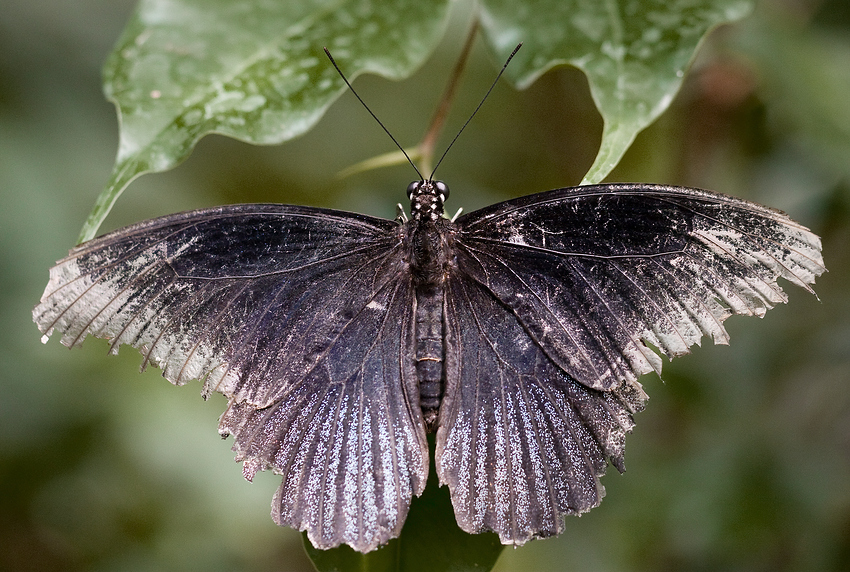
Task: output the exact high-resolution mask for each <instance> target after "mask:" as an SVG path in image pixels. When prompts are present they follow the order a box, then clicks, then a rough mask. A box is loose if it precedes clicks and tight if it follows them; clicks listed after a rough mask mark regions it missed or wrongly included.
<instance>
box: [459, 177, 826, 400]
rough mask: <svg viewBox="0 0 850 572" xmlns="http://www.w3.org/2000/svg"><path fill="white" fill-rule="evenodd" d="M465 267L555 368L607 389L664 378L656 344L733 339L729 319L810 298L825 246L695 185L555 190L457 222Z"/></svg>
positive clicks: (777, 215) (752, 207) (784, 219)
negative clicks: (792, 298)
mask: <svg viewBox="0 0 850 572" xmlns="http://www.w3.org/2000/svg"><path fill="white" fill-rule="evenodd" d="M457 224H458V229H459V232H458V239H457V249H456V250H457V255H458V267H459V268H461V269H463V272H464V273H465V275H466V276H468V277H469V278H471V279H472V280H474V281H476V282H478V283H479V284H482V285H483V286H485V287H486V288H487V289H488V290H489V291H490V292H491V293H492V295H493V296H495V297H496V298H497V299H498V300H500V301H501V302H502V303H503V304H505V305H506V306H508V307H509V308H511V310H512V311H513V312H514V313H515V314H516V315H517V316H518V318H519V320H520V322H521V323H522V324H523V326H524V327H525V329H526V330H527V331H528V333H529V335H530V336H531V337H532V338H533V339H534V340H535V342H537V343H538V345H540V347H542V348H544V351H546V353H547V355H548V356H549V357H550V359H552V360H553V361H554V362H555V363H556V364H558V366H559V367H561V369H563V370H564V371H565V372H567V373H569V374H570V375H571V376H572V377H573V378H574V379H576V380H578V381H579V382H581V383H583V384H584V385H586V386H588V387H592V388H595V389H600V390H609V389H612V388H615V387H619V386H620V385H621V384H622V383H624V382H629V383H633V382H636V380H637V378H638V377H639V376H640V375H642V374H644V373H647V372H649V371H652V370H655V371H657V372H660V370H661V360H660V358H659V356H658V355H657V354H656V353H655V352H654V351H652V350H651V349H650V347H649V345H652V346H654V347H655V348H657V349H658V351H660V352H661V353H663V354H664V355H666V356H668V357H674V356H679V355H682V354H685V353H688V351H689V349H688V348H689V347H690V346H692V345H693V344H695V343H699V342H700V339H701V338H702V336H710V337H711V338H713V339H714V341H715V342H716V343H726V342H727V340H728V334H727V332H726V330H725V328H724V327H723V321H724V320H725V319H726V318H728V317H729V316H730V315H732V314H745V315H757V316H763V315H764V313H765V312H766V311H767V310H768V309H770V308H772V307H773V306H774V305H776V304H777V303H780V302H785V301H786V299H787V298H786V295H785V293H784V292H783V290H782V288H781V287H780V286H779V285H778V284H777V278H778V277H782V278H785V279H786V280H789V281H791V282H793V283H795V284H797V285H800V286H802V287H804V288H806V289H807V290H809V291H811V288H810V287H809V284H812V283H814V280H815V277H816V276H818V275H820V274H822V273H823V272H824V271H825V268H824V266H823V258H822V256H821V252H820V249H821V245H820V239H818V237H817V236H815V235H814V234H813V233H812V232H810V231H809V230H808V229H807V228H805V227H803V226H801V225H799V224H797V223H795V222H794V221H792V220H791V219H790V218H788V216H787V215H785V214H784V213H781V212H779V211H776V210H773V209H769V208H766V207H763V206H760V205H757V204H754V203H750V202H747V201H744V200H741V199H736V198H733V197H728V196H724V195H719V194H716V193H711V192H708V191H702V190H698V189H689V188H681V187H668V186H660V185H632V184H612V185H596V186H587V187H577V188H572V189H559V190H555V191H550V192H547V193H540V194H537V195H531V196H528V197H522V198H520V199H517V200H513V201H508V202H506V203H501V204H498V205H493V206H491V207H488V208H485V209H482V210H479V211H476V212H473V213H470V214H469V215H467V216H466V217H461V218H460V219H459V220H458V221H457Z"/></svg>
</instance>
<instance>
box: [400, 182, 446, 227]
mask: <svg viewBox="0 0 850 572" xmlns="http://www.w3.org/2000/svg"><path fill="white" fill-rule="evenodd" d="M407 198H408V199H410V215H411V217H412V218H413V220H430V221H436V220H437V219H439V218H440V217H442V216H443V204H444V203H445V202H446V199H447V198H449V187H448V185H446V184H445V183H444V182H443V181H434V180H431V179H428V180H427V181H424V180H423V181H413V182H412V183H410V185H408V186H407Z"/></svg>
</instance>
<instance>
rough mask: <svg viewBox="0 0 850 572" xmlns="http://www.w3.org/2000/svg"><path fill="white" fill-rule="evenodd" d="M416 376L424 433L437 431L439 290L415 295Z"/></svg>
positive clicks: (440, 374)
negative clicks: (423, 420)
mask: <svg viewBox="0 0 850 572" xmlns="http://www.w3.org/2000/svg"><path fill="white" fill-rule="evenodd" d="M415 335H416V353H415V360H416V377H417V380H418V381H419V406H420V407H421V408H422V415H423V418H424V419H425V429H426V431H428V432H432V431H435V430H436V428H437V414H438V412H439V409H440V403H441V402H442V399H443V390H444V387H445V383H444V381H443V378H444V375H443V357H444V350H443V289H442V288H434V289H428V290H420V291H418V292H417V293H416V329H415Z"/></svg>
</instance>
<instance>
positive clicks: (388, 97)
mask: <svg viewBox="0 0 850 572" xmlns="http://www.w3.org/2000/svg"><path fill="white" fill-rule="evenodd" d="M132 8H133V2H131V1H130V0H80V1H77V2H25V1H23V0H7V1H6V2H4V3H3V5H2V10H0V193H2V195H1V196H2V202H1V203H0V320H2V323H0V360H2V361H1V362H0V366H1V367H0V570H39V571H50V570H70V571H73V570H104V571H107V570H108V571H113V570H114V571H143V570H205V571H218V570H222V571H224V570H234V571H236V570H245V571H271V570H311V569H312V567H311V564H310V562H309V561H308V560H307V558H306V557H305V556H304V555H303V551H302V548H301V538H300V536H299V535H298V534H297V533H294V532H293V531H291V530H288V529H281V528H278V527H276V526H275V525H274V524H273V523H272V521H271V519H270V517H269V503H270V499H271V496H272V494H273V491H274V489H275V488H276V486H277V483H278V478H276V477H274V476H273V475H269V474H261V475H258V477H257V478H256V479H255V482H254V483H247V482H244V481H243V479H242V476H241V467H240V466H239V465H237V464H236V463H233V461H232V459H231V458H232V454H231V453H230V451H229V447H230V443H228V442H222V441H221V440H220V439H219V438H218V436H217V433H216V427H217V420H218V416H219V414H220V413H221V411H222V410H223V407H224V399H223V398H222V397H221V396H219V395H216V396H215V397H213V398H212V399H211V400H210V401H211V403H205V402H203V400H202V399H201V398H200V396H199V394H198V391H199V389H200V386H199V384H197V383H192V384H190V385H189V386H188V387H184V388H175V387H172V386H171V385H170V384H169V383H167V382H166V381H165V380H163V379H162V378H161V377H160V376H159V372H158V371H156V370H151V371H148V372H146V373H144V374H142V375H139V374H138V373H137V370H138V364H139V362H140V358H139V356H138V354H137V353H136V352H134V351H132V350H129V349H125V350H123V351H122V352H121V355H120V356H119V357H107V356H106V349H107V345H106V343H105V342H103V341H102V340H89V341H88V342H87V343H86V344H85V345H84V347H83V348H82V349H81V350H75V351H74V352H68V351H67V350H66V349H65V348H64V347H62V346H61V345H60V344H59V343H58V342H57V341H55V340H54V341H52V342H51V343H49V344H47V345H46V346H44V345H42V344H41V343H40V342H39V338H40V333H39V332H38V330H37V329H36V327H35V325H34V324H33V323H32V321H31V309H32V307H33V305H34V304H35V303H36V302H37V301H38V298H39V296H40V295H41V292H42V290H43V288H44V286H45V284H46V282H47V270H48V268H49V267H50V265H51V264H52V263H53V261H54V260H56V259H58V258H60V257H62V256H63V255H64V254H65V253H66V252H67V250H68V249H69V248H70V247H71V246H72V245H73V243H74V241H75V238H76V236H77V233H78V232H79V228H80V226H81V224H82V222H83V220H84V218H85V216H86V214H87V213H88V211H89V210H90V208H91V206H92V204H93V202H94V199H95V197H96V196H97V194H98V192H99V191H100V189H101V188H102V186H103V184H104V183H105V181H106V179H107V176H108V174H109V171H110V168H111V164H112V160H113V158H114V155H115V149H116V145H117V129H118V126H117V122H116V119H115V113H114V110H113V108H112V106H111V105H110V104H109V103H107V102H106V101H104V99H103V96H102V94H101V90H100V71H99V70H100V66H101V64H102V62H103V60H104V59H105V57H106V55H107V53H108V52H109V50H110V49H111V46H112V43H113V42H114V41H115V40H116V39H117V38H118V35H119V33H120V32H121V29H122V27H123V25H124V22H125V21H126V20H127V18H128V17H129V15H130V13H131V11H132ZM463 37H464V27H463V26H462V25H459V26H457V27H456V28H454V29H452V30H450V32H449V34H448V36H447V38H448V39H447V40H446V41H445V42H444V43H443V44H442V45H441V47H440V49H439V50H438V52H437V53H436V54H435V56H434V57H433V58H431V59H430V60H429V62H428V63H427V64H426V65H425V66H424V68H423V69H422V70H420V71H419V72H418V73H417V74H416V75H415V76H414V77H412V78H411V79H409V80H407V81H404V82H400V83H393V82H388V81H385V80H383V79H380V78H377V77H371V76H369V77H362V78H359V79H358V80H357V82H356V87H357V88H358V89H359V90H360V93H361V95H362V96H363V97H364V99H366V101H368V102H369V103H370V105H371V106H372V108H373V110H374V111H375V112H376V113H377V114H378V115H379V117H381V118H382V120H383V121H384V122H385V124H386V125H387V126H388V127H389V129H390V130H391V131H392V132H393V133H394V134H395V136H396V137H397V138H398V139H399V140H400V141H401V142H402V143H403V144H406V145H411V144H413V143H415V142H416V141H417V140H418V139H419V137H420V136H421V134H422V133H423V131H424V130H425V128H426V124H427V122H428V120H429V118H430V116H431V113H432V110H433V108H434V105H435V103H436V101H437V98H438V97H439V94H440V92H441V90H442V88H443V82H444V81H445V79H446V78H447V77H448V74H449V71H450V69H451V66H452V65H453V64H454V59H455V57H456V56H457V54H458V50H459V47H460V44H461V43H462V41H463ZM496 66H497V64H495V62H494V61H493V60H492V57H491V56H490V54H488V53H487V52H486V50H485V49H483V48H482V46H481V45H480V44H479V45H478V46H477V48H476V50H475V51H474V52H473V55H472V59H471V62H470V65H469V68H468V72H467V75H466V76H465V77H464V79H463V82H462V84H461V87H460V93H459V97H458V100H457V102H456V104H455V107H454V111H453V114H452V117H451V119H450V121H449V125H448V126H447V129H446V132H447V133H452V134H453V132H454V131H455V130H456V129H457V128H458V127H459V125H460V124H461V123H462V121H463V120H464V119H465V118H466V115H467V114H468V113H469V111H471V109H472V108H473V107H474V105H475V104H476V103H477V101H478V99H479V98H480V96H481V95H482V94H483V92H484V91H485V89H486V87H487V85H488V84H489V82H490V81H492V78H493V77H494V74H495V70H496ZM600 133H601V122H600V119H599V117H598V115H597V114H596V112H595V110H594V108H593V105H592V101H591V100H590V96H589V93H588V89H587V83H586V81H585V80H584V77H583V76H582V75H581V74H580V73H579V72H577V71H575V70H572V69H566V68H565V69H559V70H556V71H554V72H550V73H548V74H546V75H545V76H544V77H542V78H541V79H540V80H539V81H538V82H537V83H536V84H534V85H533V86H532V87H531V88H530V89H529V90H527V91H525V92H515V91H513V90H512V89H511V88H510V87H509V86H508V85H507V84H506V83H503V84H501V85H499V86H498V87H497V89H496V90H495V91H494V93H493V95H492V96H491V98H490V100H489V101H488V103H487V104H486V106H485V107H484V108H483V110H482V111H481V113H480V114H479V115H478V116H477V117H476V119H475V121H474V122H473V123H472V124H471V125H470V127H469V129H468V130H467V131H466V132H465V133H464V135H463V137H462V139H461V140H460V141H459V142H458V144H457V145H456V146H455V148H454V149H453V150H452V153H451V154H450V156H449V158H448V159H447V160H446V161H445V163H444V164H443V166H441V168H440V172H439V175H440V178H442V179H444V180H445V181H447V182H448V183H449V185H450V186H451V188H452V191H453V192H452V198H451V202H450V204H449V205H448V210H450V211H454V210H455V209H456V208H457V207H459V206H463V207H464V208H465V209H466V210H472V209H475V208H478V207H481V206H483V205H485V204H489V203H492V202H495V201H498V200H502V199H506V198H510V197H513V196H519V195H524V194H529V193H533V192H536V191H541V190H545V189H549V188H555V187H562V186H569V185H572V184H576V183H577V182H578V181H579V180H580V179H581V176H582V175H583V174H584V171H585V170H586V169H587V168H588V166H589V165H590V164H591V162H592V159H593V156H594V154H595V151H596V148H597V146H598V143H599V136H600ZM448 139H449V137H448V136H446V137H444V140H446V141H448ZM389 150H392V145H391V143H390V142H389V141H388V139H387V138H386V136H385V135H384V134H383V133H382V132H381V131H380V129H379V128H378V127H377V126H376V125H375V124H374V123H373V121H372V120H371V118H369V117H368V115H367V114H366V113H365V112H364V111H363V109H362V108H360V107H359V104H358V103H357V102H356V101H355V100H354V98H353V97H351V96H350V95H346V96H344V97H343V98H342V99H341V100H340V101H339V102H338V103H337V104H335V105H334V106H333V107H332V108H331V110H330V112H329V113H328V114H327V116H326V117H325V118H324V119H323V120H322V122H321V123H320V124H319V125H318V126H317V127H316V128H315V129H314V130H312V131H311V132H310V133H308V134H307V135H305V136H303V137H301V138H299V139H297V140H295V141H292V142H289V143H287V144H284V145H281V146H274V147H253V146H250V145H246V144H243V143H239V142H236V141H232V140H227V139H225V138H223V137H218V136H213V137H207V138H206V139H204V140H202V141H201V143H200V144H199V145H198V147H197V149H196V150H195V152H194V153H193V154H192V156H191V158H190V159H189V160H188V161H187V162H186V163H184V164H183V165H181V166H180V167H178V168H177V169H175V170H173V171H171V172H169V173H165V174H161V175H148V176H145V177H142V178H141V179H139V180H138V181H136V182H135V183H133V184H132V185H131V186H130V188H129V189H128V190H127V192H126V193H125V194H124V196H123V197H122V199H121V200H120V201H119V202H118V205H117V207H116V209H115V211H114V212H113V214H112V215H110V217H109V218H108V219H107V226H106V227H104V229H103V230H109V229H112V228H116V227H119V226H123V225H124V224H128V223H131V222H135V221H138V220H142V219H145V218H149V217H153V216H157V215H163V214H167V213H172V212H176V211H179V210H185V209H194V208H201V207H205V206H211V205H217V204H225V203H233V202H263V201H273V202H289V203H296V204H307V205H314V206H331V207H335V208H341V209H346V210H353V211H358V212H364V213H369V214H374V215H379V216H385V217H392V216H394V211H395V203H396V202H398V201H401V200H403V199H404V189H405V188H406V186H407V183H408V182H409V181H410V180H411V179H413V178H414V175H413V173H412V172H411V170H410V169H409V167H404V166H400V167H397V168H392V169H387V170H383V171H377V172H372V173H366V174H361V175H357V176H355V177H352V178H350V179H346V180H338V179H336V178H335V177H334V175H333V174H334V173H335V172H337V171H338V170H340V169H342V168H344V167H346V166H349V165H351V164H352V163H355V162H358V161H361V160H363V159H366V158H368V157H371V156H373V155H377V154H380V153H383V152H386V151H389ZM609 180H622V181H626V180H638V181H647V182H660V183H673V184H684V185H691V186H700V187H707V188H712V189H715V190H718V191H722V192H725V193H728V194H732V195H736V196H740V197H744V198H747V199H751V200H754V201H757V202H761V203H764V204H767V205H770V206H773V207H777V208H780V209H783V210H785V211H786V212H788V213H789V214H791V216H792V217H793V218H795V219H796V220H798V221H800V222H802V223H803V224H806V225H807V226H809V227H811V228H812V229H813V230H814V231H815V232H817V233H818V234H819V235H820V236H821V237H823V241H824V255H825V260H826V264H827V267H828V268H829V270H830V272H829V274H827V275H825V276H823V277H822V278H821V279H820V280H819V281H818V284H817V286H816V289H817V292H818V295H819V297H820V300H819V301H818V300H817V299H815V298H814V297H813V296H810V295H808V294H806V293H805V292H803V291H802V290H800V289H798V288H795V287H792V286H790V285H789V286H788V288H787V290H789V294H790V304H789V305H788V306H783V307H780V308H777V309H775V310H773V311H771V312H769V313H768V315H767V316H766V318H765V319H764V320H756V319H744V318H732V319H730V320H729V322H727V326H728V329H729V331H730V333H731V336H732V345H731V347H714V346H712V345H710V344H708V345H706V346H705V347H704V348H696V349H695V351H694V353H693V355H691V356H688V357H686V358H682V359H679V360H676V361H675V362H673V363H669V364H665V373H664V380H665V381H664V383H662V382H661V381H659V380H658V379H657V378H656V377H654V376H647V377H646V378H644V379H643V382H644V385H645V387H646V389H647V391H648V393H649V394H650V395H651V397H652V399H651V400H650V402H649V404H648V407H647V410H646V411H645V412H643V413H641V414H639V415H638V416H637V425H638V426H637V428H636V430H635V432H634V433H633V435H631V436H630V437H629V439H628V442H629V443H628V455H627V456H628V472H627V473H626V474H625V475H623V476H620V475H618V474H616V471H613V472H612V473H611V474H609V475H608V476H607V477H605V478H604V480H603V483H604V484H605V486H606V488H607V491H608V493H607V497H606V499H605V501H604V502H603V503H602V506H600V507H599V508H597V509H595V510H593V511H592V512H590V513H588V514H586V515H584V516H583V517H581V518H570V519H568V521H567V529H566V532H565V533H564V534H563V535H562V536H560V537H558V538H557V539H551V540H545V541H536V542H532V543H530V544H529V545H527V546H525V547H523V548H520V549H517V550H510V549H509V550H506V551H505V552H504V553H503V555H502V557H501V560H500V562H499V564H498V565H497V570H500V571H502V572H506V571H508V570H529V569H531V570H594V571H596V570H600V571H601V570H612V571H613V570H624V571H626V570H848V569H850V288H848V279H850V276H848V270H849V269H850V3H848V2H847V0H825V1H816V0H768V1H765V2H762V3H761V4H759V6H758V9H757V10H756V12H755V14H754V15H753V16H752V17H750V18H749V19H747V20H746V21H744V22H741V23H740V24H737V25H735V26H730V27H726V28H722V29H720V30H717V31H715V33H713V34H712V35H711V36H710V38H709V40H708V41H707V42H706V44H705V45H704V46H703V48H702V50H701V51H700V54H699V57H698V59H697V62H696V63H695V65H694V68H693V70H692V72H691V74H690V75H689V77H688V78H687V81H686V83H685V87H684V89H683V91H682V92H681V93H680V94H679V96H678V97H677V98H676V100H675V102H674V104H673V107H672V108H671V109H670V110H669V111H668V112H667V113H666V114H665V115H664V116H662V118H661V119H660V120H659V121H658V122H656V124H654V125H653V126H652V127H650V128H649V129H648V130H647V131H646V132H644V133H643V134H642V135H641V136H640V137H639V138H638V141H637V142H636V144H635V146H634V147H633V149H632V150H631V151H630V152H629V154H628V155H627V156H626V158H625V160H624V161H623V163H622V164H621V165H620V166H619V167H618V168H617V169H616V170H615V172H614V173H613V174H612V176H611V177H609Z"/></svg>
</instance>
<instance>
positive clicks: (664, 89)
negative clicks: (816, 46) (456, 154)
mask: <svg viewBox="0 0 850 572" xmlns="http://www.w3.org/2000/svg"><path fill="white" fill-rule="evenodd" d="M482 5H483V14H482V22H481V23H482V25H483V28H484V30H485V32H486V34H487V36H488V39H489V41H490V43H491V44H492V45H493V47H494V49H495V50H496V53H497V54H499V55H500V56H502V57H507V55H508V54H509V53H510V51H511V50H512V49H513V48H514V46H516V44H517V43H519V42H523V48H522V50H520V52H519V54H517V57H516V58H515V59H514V61H513V62H512V63H511V65H510V66H509V67H508V70H507V73H506V75H507V76H509V77H510V78H512V79H513V81H514V82H515V83H516V85H518V86H519V87H525V86H528V85H530V84H531V83H532V82H534V80H536V79H537V78H538V77H540V75H542V74H543V73H544V72H545V71H546V70H548V69H550V68H552V67H553V66H556V65H561V64H571V65H573V66H575V67H577V68H579V69H581V70H582V71H583V72H584V73H585V74H586V75H587V78H588V82H589V83H590V92H591V94H592V95H593V99H594V101H595V102H596V106H597V107H598V108H599V111H600V113H601V114H602V118H603V120H604V122H605V126H604V128H603V132H602V144H601V147H600V149H599V153H598V154H597V156H596V160H595V161H594V162H593V165H592V166H591V168H590V171H588V173H587V175H585V177H584V180H583V181H582V184H591V183H597V182H599V181H601V180H602V179H603V178H604V177H605V176H606V175H607V174H608V173H609V172H610V171H611V169H613V168H614V166H616V164H617V163H618V162H619V161H620V159H621V158H622V156H623V154H624V153H625V152H626V150H627V149H628V148H629V146H630V145H631V144H632V141H634V139H635V137H636V136H637V134H638V133H639V132H640V131H641V130H642V129H643V128H645V127H646V126H647V125H649V124H650V123H652V122H653V121H654V120H655V119H656V118H657V117H658V116H659V115H661V113H663V112H664V110H665V109H667V107H668V106H669V105H670V102H671V101H672V100H673V96H674V95H675V94H676V92H677V91H678V90H679V87H680V86H681V85H682V78H683V77H684V75H685V70H686V69H687V67H688V65H689V64H690V62H691V60H692V59H693V57H694V53H695V51H696V49H697V47H698V45H699V43H700V41H701V40H702V38H703V37H704V36H705V34H706V33H707V32H708V31H709V30H711V29H712V28H713V27H714V26H717V25H719V24H722V23H724V22H731V21H733V20H737V19H740V18H742V17H744V16H745V15H747V14H748V13H749V11H750V10H751V9H752V5H753V2H752V1H751V0H571V1H564V0H529V1H526V2H522V3H518V2H515V1H511V0H484V1H483V2H482Z"/></svg>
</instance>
